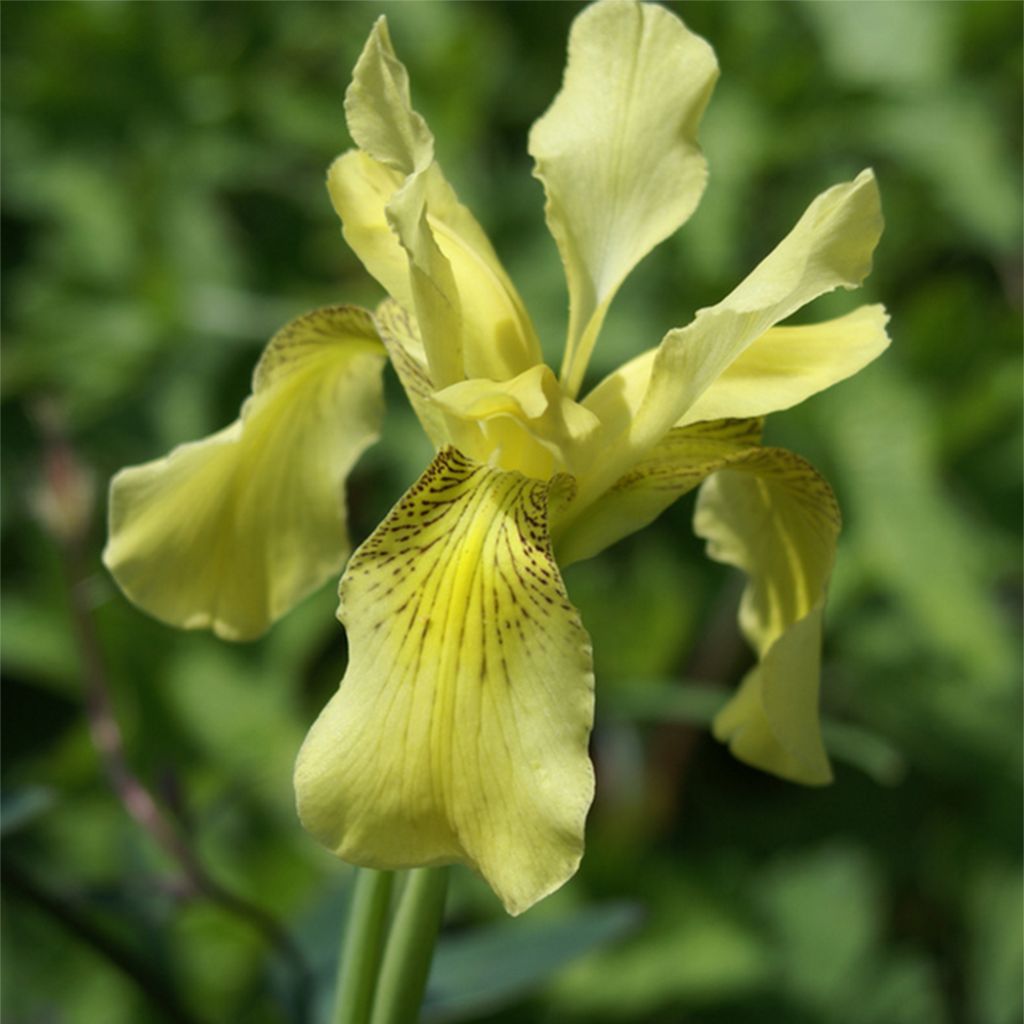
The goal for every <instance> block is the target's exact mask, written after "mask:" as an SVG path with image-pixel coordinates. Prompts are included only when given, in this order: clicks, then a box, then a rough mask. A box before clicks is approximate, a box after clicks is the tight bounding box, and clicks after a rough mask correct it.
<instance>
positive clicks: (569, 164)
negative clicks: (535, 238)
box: [529, 0, 718, 397]
mask: <svg viewBox="0 0 1024 1024" xmlns="http://www.w3.org/2000/svg"><path fill="white" fill-rule="evenodd" d="M717 76H718V64H717V62H716V61H715V55H714V52H713V51H712V49H711V47H710V46H708V44H707V43H706V42H704V40H703V39H701V38H700V37H699V36H695V35H694V34H693V33H691V32H690V31H689V30H688V29H687V28H686V26H685V25H683V23H682V22H681V21H680V20H679V19H678V18H677V17H675V15H673V14H670V13H669V12H668V11H666V10H665V9H664V8H662V7H659V6H657V5H656V4H640V3H629V2H624V0H610V2H605V3H596V4H594V5H592V6H591V7H588V8H586V9H585V10H584V11H583V13H582V14H580V15H579V16H578V17H577V18H576V20H575V21H574V22H573V26H572V31H571V34H570V36H569V61H568V65H567V66H566V71H565V79H564V82H563V84H562V90H561V92H559V94H558V96H557V97H556V98H555V101H554V103H553V104H552V105H551V107H550V109H549V110H548V111H547V113H546V114H544V116H543V117H542V118H540V120H539V121H537V123H536V124H535V125H534V126H533V130H532V131H531V132H530V146H529V148H530V154H531V155H532V156H533V158H534V161H535V164H536V166H535V170H534V174H535V176H536V177H538V178H539V179H540V180H541V182H542V183H543V185H544V191H545V193H546V195H547V206H546V214H547V221H548V227H549V228H550V230H551V233H552V234H553V235H554V237H555V241H556V242H557V243H558V250H559V253H560V254H561V257H562V263H563V264H564V266H565V273H566V278H567V280H568V284H569V336H568V341H567V344H566V354H565V361H564V362H563V365H562V382H563V384H564V385H565V386H566V389H567V391H568V393H569V395H570V397H574V396H575V395H576V394H577V392H578V391H579V387H580V383H581V381H582V379H583V374H584V371H585V370H586V365H587V361H588V359H589V358H590V353H591V351H592V349H593V345H594V341H595V339H596V337H597V333H598V331H599V330H600V328H601V324H602V322H603V320H604V316H605V313H606V312H607V309H608V306H609V304H610V303H611V300H612V298H613V297H614V295H615V293H616V291H617V290H618V288H619V285H621V284H622V281H623V280H624V279H625V277H626V275H627V274H629V272H630V271H631V270H632V269H633V267H635V266H636V264H637V263H639V262H640V260H641V259H643V257H644V256H646V255H647V253H649V252H650V251H651V249H653V248H654V247H655V246H656V245H657V244H658V243H659V242H662V241H664V240H665V239H666V238H668V236H669V235H671V234H672V233H673V232H674V231H675V230H676V229H677V228H678V227H679V226H680V225H681V224H683V222H684V221H686V219H687V218H688V217H689V216H690V214H691V213H692V212H693V210H694V208H695V207H696V205H697V202H698V200H699V199H700V196H701V193H702V192H703V191H704V183H705V178H706V175H707V171H706V166H705V161H704V157H703V155H702V154H701V151H700V148H699V146H698V145H697V127H698V124H699V122H700V118H701V115H702V114H703V112H704V108H705V106H706V105H707V102H708V99H709V97H710V95H711V89H712V87H713V86H714V82H715V79H716V78H717Z"/></svg>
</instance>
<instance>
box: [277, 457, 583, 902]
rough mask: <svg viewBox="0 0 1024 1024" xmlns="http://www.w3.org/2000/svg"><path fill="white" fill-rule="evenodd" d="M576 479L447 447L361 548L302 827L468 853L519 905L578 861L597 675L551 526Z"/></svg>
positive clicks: (415, 856)
mask: <svg viewBox="0 0 1024 1024" xmlns="http://www.w3.org/2000/svg"><path fill="white" fill-rule="evenodd" d="M564 479H565V478H562V481H564ZM564 486H565V484H564V483H563V482H560V481H559V480H558V479H556V480H555V481H553V482H541V481H536V480H529V479H527V478H525V477H523V476H521V475H520V474H518V473H506V472H501V471H499V470H495V469H491V468H488V467H486V466H483V465H480V464H479V463H476V462H474V461H472V460H470V459H468V458H466V457H465V456H463V455H460V454H459V452H457V451H456V450H455V449H453V448H446V449H443V450H442V451H441V452H440V453H439V454H438V456H437V458H436V459H435V460H434V462H433V463H432V464H431V466H430V468H429V469H428V470H427V471H426V473H425V474H424V475H423V476H422V477H421V478H420V480H419V482H418V483H416V484H415V485H414V486H413V487H412V489H411V490H410V491H409V492H408V493H407V494H406V495H405V497H403V498H402V500H401V501H400V502H399V503H398V505H397V506H395V508H394V509H393V510H392V512H391V513H390V514H389V515H388V517H387V518H386V519H385V520H384V522H383V523H382V524H381V525H380V526H379V527H378V528H377V530H376V531H375V532H374V534H373V535H372V536H371V537H370V539H369V540H367V541H366V543H365V544H363V546H362V547H360V548H359V550H358V551H357V552H356V554H355V555H353V557H352V560H351V562H350V563H349V566H348V568H347V570H346V572H345V575H344V577H343V578H342V582H341V588H340V596H341V604H340V607H339V609H338V614H339V617H340V618H341V620H342V621H343V622H344V624H345V627H346V630H347V632H348V636H349V652H350V653H349V666H348V669H347V671H346V673H345V678H344V680H343V681H342V684H341V688H340V690H339V691H338V693H337V694H336V695H335V696H334V697H333V698H332V699H331V701H330V703H328V705H327V707H326V708H325V709H324V711H323V713H322V714H321V715H320V717H319V718H318V719H317V721H316V723H315V724H314V725H313V728H312V729H311V731H310V733H309V736H308V737H307V739H306V742H305V744H304V745H303V747H302V750H301V751H300V753H299V758H298V763H297V765H296V772H295V786H296V794H297V799H298V808H299V815H300V817H301V818H302V821H303V824H304V825H305V826H306V828H307V829H309V831H310V832H312V833H313V835H315V836H316V837H317V838H318V839H319V840H320V841H321V842H322V843H324V844H325V845H326V846H328V847H329V848H330V849H332V850H334V851H335V852H336V853H337V855H338V856H340V857H342V858H344V859H345V860H348V861H351V862H353V863H356V864H362V865H365V866H368V867H374V868H382V869H393V868H406V867H413V866H417V865H427V864H439V863H446V862H451V861H460V862H463V863H465V864H468V865H469V866H471V867H473V868H475V869H476V870H478V871H479V872H480V873H481V874H482V875H483V876H484V878H485V879H486V880H487V881H488V882H489V883H490V885H491V887H492V888H493V889H494V891H495V892H496V893H497V894H498V896H499V897H500V898H501V900H502V902H503V903H504V904H505V907H506V908H507V909H508V911H509V912H510V913H513V914H518V913H520V912H521V911H523V910H526V909H527V908H528V907H530V906H531V905H532V904H534V903H535V902H536V901H537V900H539V899H541V897H543V896H544V895H546V894H547V893H549V892H551V891H553V890H554V889H556V888H558V887H559V886H560V885H561V884H562V883H564V882H565V881H566V880H567V879H568V878H569V877H571V875H572V874H573V873H574V872H575V870H576V867H577V865H578V864H579V860H580V857H581V855H582V851H583V827H584V820H585V818H586V814H587V810H588V808H589V806H590V801H591V799H592V796H593V772H592V769H591V765H590V761H589V758H588V756H587V740H588V736H589V733H590V728H591V722H592V718H593V672H592V665H591V653H590V642H589V638H588V637H587V634H586V632H585V630H584V629H583V626H582V624H581V623H580V620H579V616H578V614H577V612H576V611H575V609H574V608H573V607H572V605H571V604H570V603H569V600H568V598H567V596H566V593H565V588H564V586H563V584H562V580H561V576H560V575H559V572H558V568H557V566H556V565H555V563H554V560H553V558H552V555H551V548H550V544H549V541H548V535H547V518H548V507H549V503H550V502H551V501H558V500H561V490H562V488H563V487H564Z"/></svg>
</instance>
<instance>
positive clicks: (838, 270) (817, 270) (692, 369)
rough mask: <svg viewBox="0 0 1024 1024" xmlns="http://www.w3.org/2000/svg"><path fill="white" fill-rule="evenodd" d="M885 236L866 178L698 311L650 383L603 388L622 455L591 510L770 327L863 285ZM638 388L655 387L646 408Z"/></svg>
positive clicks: (818, 206) (594, 399)
mask: <svg viewBox="0 0 1024 1024" xmlns="http://www.w3.org/2000/svg"><path fill="white" fill-rule="evenodd" d="M881 233H882V212H881V204H880V201H879V196H878V186H877V185H876V183H875V176H874V174H873V173H872V172H871V171H870V170H866V171H862V172H861V173H860V174H859V175H858V176H857V177H856V179H854V180H853V181H851V182H847V183H846V184H843V185H836V186H834V187H833V188H830V189H828V190H827V191H826V192H823V193H822V194H821V195H820V196H818V197H817V199H815V200H814V202H813V203H811V205H810V206H809V207H808V208H807V210H806V212H805V213H804V215H803V216H802V217H801V218H800V220H799V221H798V222H797V224H796V226H795V227H794V228H793V230H792V231H791V232H790V233H789V234H788V235H787V236H786V237H785V238H784V239H783V240H782V241H781V242H780V243H779V244H778V245H777V246H776V247H775V249H774V250H773V251H772V252H771V253H770V254H769V255H768V256H767V257H766V258H765V259H764V260H762V262H761V263H760V264H759V265H758V266H757V267H756V268H755V269H754V271H753V272H752V273H751V274H750V275H749V276H748V277H747V278H746V279H745V280H744V281H743V282H742V283H741V284H740V285H739V286H738V287H737V288H735V289H734V290H733V291H732V292H731V293H730V294H729V295H727V296H726V297H725V298H724V299H723V300H722V301H721V302H720V303H718V305H716V306H710V307H708V308H706V309H701V310H698V312H697V315H696V317H695V318H694V320H693V322H692V323H690V324H689V325H688V326H687V327H683V328H678V329H676V330H673V331H669V333H668V334H666V335H665V337H664V338H663V339H662V341H661V344H660V345H659V346H658V348H657V350H656V351H655V353H654V356H653V359H652V362H651V367H650V372H649V374H647V375H646V380H645V381H644V374H643V372H642V370H643V366H642V364H641V367H640V369H639V371H637V370H634V372H633V373H632V374H612V375H611V377H609V378H607V379H606V380H605V381H602V383H601V384H600V385H598V387H597V388H595V389H594V391H593V392H592V393H591V394H590V395H588V396H587V398H586V399H585V400H584V402H583V404H584V405H585V406H586V407H587V408H588V409H590V410H591V411H592V412H594V413H595V414H597V415H598V417H599V418H600V419H601V423H602V433H604V434H605V436H606V437H607V438H608V444H609V451H610V452H611V453H612V455H611V457H609V459H608V460H607V461H606V463H605V465H604V469H603V472H602V473H600V474H598V475H597V476H596V477H595V478H593V479H587V480H585V481H581V484H580V490H581V497H582V498H583V499H584V503H585V502H586V501H587V500H590V498H591V497H592V496H594V495H597V494H600V493H601V492H602V491H603V490H605V489H606V488H607V487H608V486H610V485H611V484H612V483H613V482H614V481H615V479H616V478H617V477H618V476H620V475H621V474H622V473H623V472H625V471H626V470H627V469H628V467H629V466H630V465H632V464H633V463H635V462H636V461H637V460H638V459H641V458H643V457H644V456H645V455H646V453H647V452H648V451H649V450H650V449H651V448H652V447H653V446H654V445H656V444H657V443H658V441H659V440H660V439H661V438H662V437H664V436H665V434H666V433H667V432H668V431H669V430H670V429H671V428H672V427H673V426H674V425H675V424H677V423H680V422H687V413H688V412H689V411H690V409H691V408H692V407H693V406H694V405H695V403H696V402H697V401H698V399H699V398H700V397H701V396H702V395H703V394H704V393H705V392H706V391H707V390H708V389H709V388H710V387H711V386H712V384H714V382H715V381H716V380H718V378H719V377H720V376H721V375H722V374H723V373H724V372H725V371H726V369H727V368H728V367H729V366H731V365H732V364H734V363H735V362H736V361H737V360H738V359H739V358H740V357H741V356H742V355H743V354H744V352H745V351H746V350H747V349H748V348H749V347H750V346H751V345H752V344H753V343H754V342H755V341H757V339H759V338H762V337H763V336H764V335H765V333H766V332H767V331H768V329H769V328H770V327H772V326H773V325H774V324H776V323H778V322H779V321H780V320H784V319H785V318H786V317H788V316H790V315H791V314H792V313H794V312H796V310H798V309H800V307H801V306H804V305H806V304H807V303H808V302H810V301H811V300H812V299H815V298H817V297H818V296H819V295H823V294H824V293H826V292H829V291H832V290H833V289H835V288H838V287H844V288H854V287H856V286H857V285H859V284H860V283H861V281H863V279H864V278H865V277H866V276H867V274H868V272H869V271H870V269H871V256H872V253H873V252H874V249H875V246H876V245H877V244H878V239H879V238H880V237H881ZM644 358H645V359H646V358H650V357H644ZM638 378H639V380H641V381H644V385H645V386H644V388H643V392H642V394H641V395H640V397H639V398H638V397H637V394H636V390H635V385H636V382H637V379H638ZM748 408H749V407H748ZM737 414H739V412H738V411H737ZM613 446H614V447H613Z"/></svg>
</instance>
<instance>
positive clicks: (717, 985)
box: [554, 865, 770, 1021]
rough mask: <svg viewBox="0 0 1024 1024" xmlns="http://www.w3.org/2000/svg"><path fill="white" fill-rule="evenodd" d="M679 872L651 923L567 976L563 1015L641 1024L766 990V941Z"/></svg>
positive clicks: (558, 992) (664, 882)
mask: <svg viewBox="0 0 1024 1024" xmlns="http://www.w3.org/2000/svg"><path fill="white" fill-rule="evenodd" d="M673 870H674V877H672V878H671V879H670V878H669V877H661V878H659V879H658V882H659V883H660V884H658V885H657V886H656V891H657V893H658V896H657V905H652V906H651V908H650V913H651V921H650V923H649V924H648V925H647V926H645V927H644V929H643V931H642V932H641V933H640V934H639V935H637V937H636V938H634V939H632V940H631V941H629V942H626V943H624V944H623V945H622V946H620V947H618V948H616V949H613V950H607V951H605V952H602V953H597V954H595V955H593V956H591V957H588V958H587V959H586V960H584V961H581V962H580V963H579V964H577V965H576V966H575V967H573V968H571V969H570V970H569V971H567V972H566V974H565V975H564V976H563V977H562V978H561V979H560V980H559V981H558V983H557V986H556V988H555V991H554V996H555V1006H556V1009H557V1008H562V1009H564V1010H565V1011H567V1012H568V1011H569V1010H570V1008H571V1011H572V1012H573V1013H574V1014H576V1015H578V1016H579V1017H580V1018H581V1019H583V1020H594V1019H597V1018H598V1016H600V1019H603V1020H616V1019H622V1020H629V1021H634V1020H637V1019H641V1018H642V1017H644V1016H645V1015H647V1014H651V1013H653V1012H655V1011H656V1010H658V1009H660V1008H663V1007H666V1006H671V1005H679V1004H693V1003H707V1002H714V1001H716V1000H721V1001H732V1000H736V999H739V998H740V997H741V996H743V995H745V994H749V993H750V992H751V991H753V990H756V989H758V988H759V987H760V986H762V985H763V984H764V982H765V980H766V978H767V976H768V970H769V963H770V960H769V951H768V949H767V947H766V946H765V944H764V943H763V942H762V941H761V938H760V936H759V935H758V934H757V933H756V931H755V930H754V929H753V928H752V927H751V926H750V925H748V924H747V923H746V922H744V921H743V920H742V919H741V918H740V917H739V915H738V914H737V913H736V911H735V910H734V909H733V908H732V907H730V906H728V905H727V903H726V902H725V901H724V900H723V898H722V895H721V893H719V892H715V891H712V890H710V889H709V888H704V887H701V886H698V885H696V884H694V880H693V879H684V877H683V876H682V875H681V873H680V872H679V866H678V865H674V866H673ZM647 880H648V882H650V881H651V878H650V876H649V875H648V878H647ZM555 1019H560V1018H559V1016H558V1014H557V1013H556V1016H555Z"/></svg>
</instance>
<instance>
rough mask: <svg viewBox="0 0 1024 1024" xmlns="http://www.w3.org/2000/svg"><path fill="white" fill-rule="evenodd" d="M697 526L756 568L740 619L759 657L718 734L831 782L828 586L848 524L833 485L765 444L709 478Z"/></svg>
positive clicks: (744, 757) (722, 549)
mask: <svg viewBox="0 0 1024 1024" xmlns="http://www.w3.org/2000/svg"><path fill="white" fill-rule="evenodd" d="M694 528H695V530H696V532H697V533H698V535H700V536H701V537H704V538H705V539H706V540H707V550H708V554H709V555H710V557H712V558H714V559H715V560H716V561H719V562H725V563H727V564H729V565H734V566H736V567H737V568H739V569H742V570H743V571H744V572H745V573H746V574H747V576H748V577H749V582H748V583H747V587H746V590H745V591H744V593H743V598H742V600H741V603H740V616H739V618H740V628H741V629H742V631H743V633H744V635H745V636H746V637H747V639H748V640H749V642H750V643H751V645H752V646H753V647H754V649H755V651H756V652H757V656H758V663H757V665H755V667H754V668H752V669H751V670H750V671H749V672H748V673H747V675H746V677H745V678H744V680H743V682H742V683H741V685H740V688H739V690H738V691H737V693H736V694H735V696H734V697H733V698H732V699H731V700H730V701H729V703H728V704H727V705H726V706H725V707H724V708H723V709H722V711H721V712H719V714H718V716H717V718H716V719H715V723H714V733H715V736H716V737H717V738H718V739H720V740H723V741H724V742H727V743H728V744H729V748H730V750H732V752H733V754H735V755H736V757H738V758H739V759H740V760H741V761H746V762H747V763H748V764H751V765H754V766H755V767H757V768H762V769H764V770H765V771H770V772H773V773H775V774H776V775H780V776H782V777H783V778H786V779H790V780H792V781H794V782H803V783H807V784H809V785H822V784H824V783H827V782H830V781H831V779H832V771H831V768H830V766H829V762H828V755H827V754H826V753H825V748H824V745H823V743H822V740H821V729H820V724H819V721H818V691H819V685H820V674H821V629H822V615H823V612H824V604H825V588H826V587H827V585H828V579H829V575H830V573H831V571H832V564H833V561H834V559H835V547H836V538H837V536H838V534H839V528H840V515H839V507H838V505H837V504H836V500H835V497H834V495H833V494H832V490H831V488H830V487H829V486H828V484H827V483H826V481H825V480H824V479H823V478H822V477H821V476H820V475H819V474H818V473H817V471H816V470H815V469H814V468H813V467H812V466H810V465H809V464H808V463H807V462H805V461H804V460H803V459H801V458H799V457H798V456H796V455H793V454H792V453H790V452H786V451H783V450H781V449H772V448H764V449H760V450H759V451H756V452H755V453H752V454H751V456H750V457H749V458H746V459H743V460H739V461H737V462H735V463H733V464H732V467H730V468H729V469H725V470H722V471H720V472H717V473H715V474H714V475H713V476H711V477H710V478H709V479H708V480H707V481H705V483H704V484H703V485H702V487H701V491H700V494H699V496H698V499H697V509H696V513H695V515H694Z"/></svg>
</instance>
